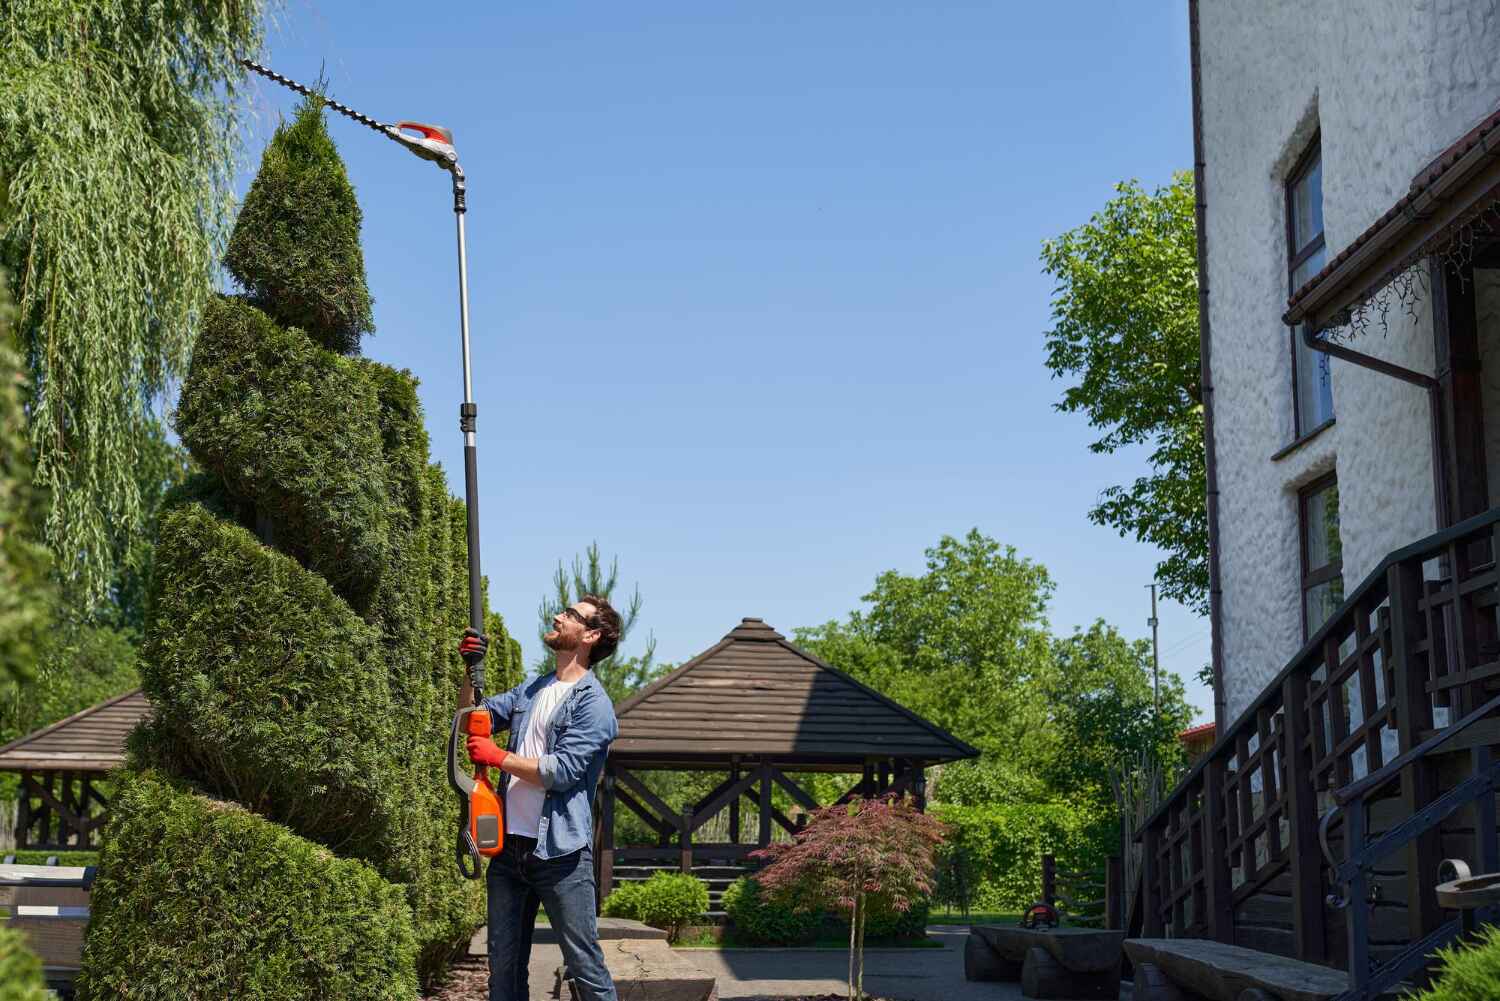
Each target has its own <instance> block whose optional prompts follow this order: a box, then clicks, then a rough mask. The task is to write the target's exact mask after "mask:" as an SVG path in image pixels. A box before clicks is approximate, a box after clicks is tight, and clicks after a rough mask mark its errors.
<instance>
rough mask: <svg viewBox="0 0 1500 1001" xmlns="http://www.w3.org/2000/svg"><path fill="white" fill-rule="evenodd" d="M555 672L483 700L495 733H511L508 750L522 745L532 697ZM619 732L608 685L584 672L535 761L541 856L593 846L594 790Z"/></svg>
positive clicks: (561, 709)
mask: <svg viewBox="0 0 1500 1001" xmlns="http://www.w3.org/2000/svg"><path fill="white" fill-rule="evenodd" d="M554 676H555V675H554V674H553V673H548V674H544V675H542V676H540V677H537V678H532V679H530V680H528V681H523V682H521V683H520V684H519V685H517V686H516V687H514V688H512V689H511V690H510V691H508V692H504V693H502V694H500V695H491V696H490V697H489V698H487V699H485V700H484V705H485V708H487V709H488V710H489V711H490V719H491V722H492V723H493V724H494V731H495V732H496V733H499V732H500V731H501V730H509V731H510V736H509V737H508V738H507V739H506V742H505V747H506V749H507V750H509V751H515V750H516V748H517V747H519V746H520V743H521V737H522V736H523V735H524V734H525V733H526V717H527V714H528V713H530V711H531V704H532V701H533V700H534V699H535V698H536V696H537V694H538V693H540V692H541V690H542V689H543V688H545V687H547V684H548V683H549V682H550V681H551V680H552V679H553V677H554ZM619 732H620V724H619V722H618V721H616V720H615V707H614V706H613V705H612V704H611V703H610V701H609V696H608V695H607V694H605V691H604V686H603V685H601V684H599V679H598V678H596V677H594V672H593V671H592V670H590V671H588V672H586V673H585V674H584V676H583V677H582V678H579V679H578V683H577V684H575V685H574V686H573V691H571V692H569V693H568V696H567V698H565V699H564V700H563V702H562V705H560V706H558V707H557V714H556V715H554V716H553V717H552V726H551V727H550V728H549V729H548V731H547V739H546V750H545V751H544V752H543V754H542V756H541V757H540V758H538V759H537V771H538V772H540V773H541V778H542V788H543V789H545V790H547V794H546V797H545V798H544V799H543V800H542V817H541V820H540V822H539V823H538V825H537V830H536V857H537V858H540V859H553V858H562V857H563V856H564V855H571V854H572V853H573V852H576V851H578V850H579V849H580V848H583V847H585V846H589V847H592V844H593V840H594V819H593V808H594V789H595V787H596V786H598V784H599V776H600V774H602V773H603V771H604V758H605V755H606V754H608V753H609V745H610V743H611V742H612V741H613V740H614V739H615V737H616V736H617V735H618V734H619ZM507 784H509V783H507ZM501 797H502V799H503V798H504V792H503V790H502V792H501Z"/></svg>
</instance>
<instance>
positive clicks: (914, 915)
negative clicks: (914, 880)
mask: <svg viewBox="0 0 1500 1001" xmlns="http://www.w3.org/2000/svg"><path fill="white" fill-rule="evenodd" d="M931 911H932V905H931V902H930V901H928V900H927V899H926V898H918V899H916V900H913V901H911V905H910V906H909V907H908V908H907V909H906V910H904V911H898V910H896V909H894V908H875V907H872V908H870V913H869V915H868V916H867V917H866V918H865V936H866V937H867V938H876V939H892V938H924V937H926V935H927V917H928V915H929V914H930V913H931ZM842 928H843V931H844V934H845V935H847V934H848V931H849V923H848V922H847V921H845V922H843V923H842Z"/></svg>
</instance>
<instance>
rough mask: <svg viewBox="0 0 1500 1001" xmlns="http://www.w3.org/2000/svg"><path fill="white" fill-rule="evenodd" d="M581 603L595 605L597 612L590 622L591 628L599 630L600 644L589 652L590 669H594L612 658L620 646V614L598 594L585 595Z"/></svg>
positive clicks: (580, 599)
mask: <svg viewBox="0 0 1500 1001" xmlns="http://www.w3.org/2000/svg"><path fill="white" fill-rule="evenodd" d="M578 600H579V601H580V602H584V601H586V602H588V603H589V604H590V605H593V606H594V607H595V608H596V609H598V611H597V612H595V613H594V617H593V618H592V619H590V620H589V624H588V625H589V628H590V629H597V630H599V642H598V643H595V644H594V648H593V649H592V650H590V651H589V667H593V666H594V665H595V664H597V663H599V662H600V661H601V660H603V659H605V658H606V657H608V656H610V655H611V654H613V653H614V652H615V650H616V649H617V648H618V647H619V646H620V626H621V623H620V613H619V612H617V611H615V609H614V606H613V605H611V604H610V603H609V602H608V601H606V600H605V599H604V598H601V597H599V596H598V595H597V594H585V595H584V596H583V597H581V598H579V599H578Z"/></svg>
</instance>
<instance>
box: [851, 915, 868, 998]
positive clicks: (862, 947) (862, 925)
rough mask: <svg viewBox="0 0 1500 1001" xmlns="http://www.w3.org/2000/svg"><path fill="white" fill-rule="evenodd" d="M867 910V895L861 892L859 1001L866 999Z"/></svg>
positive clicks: (856, 994)
mask: <svg viewBox="0 0 1500 1001" xmlns="http://www.w3.org/2000/svg"><path fill="white" fill-rule="evenodd" d="M865 910H866V906H865V893H864V891H863V890H861V891H860V892H859V987H858V988H857V989H856V990H855V992H854V996H855V997H856V998H858V999H859V1001H864V998H865Z"/></svg>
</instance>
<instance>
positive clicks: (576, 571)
mask: <svg viewBox="0 0 1500 1001" xmlns="http://www.w3.org/2000/svg"><path fill="white" fill-rule="evenodd" d="M619 581H620V560H619V557H612V558H611V559H610V561H609V569H608V570H605V569H604V560H603V559H602V558H601V556H600V555H599V543H597V542H591V543H589V547H588V549H586V550H585V551H584V553H583V555H582V556H574V557H573V564H572V566H571V568H569V569H566V570H565V569H564V568H563V564H562V560H558V561H557V571H556V572H555V573H554V574H553V575H552V592H551V593H550V594H548V595H547V596H546V597H544V598H542V601H541V604H540V605H538V606H537V610H536V614H537V638H538V639H541V638H542V637H544V636H546V635H547V634H548V633H549V632H551V631H552V617H553V616H555V615H556V614H557V613H558V612H561V611H562V610H563V609H564V608H567V607H568V606H569V605H571V604H573V603H574V602H575V601H577V600H578V599H579V598H581V597H582V596H583V595H585V594H597V595H598V596H599V597H601V598H604V599H605V600H606V601H608V602H609V603H610V604H611V605H613V606H614V608H615V610H616V611H618V612H619V613H620V620H621V627H620V648H619V649H618V650H616V651H615V653H614V655H613V656H610V657H606V658H605V659H604V660H601V661H600V662H599V663H597V664H595V665H594V676H595V677H597V678H598V679H599V683H600V684H602V685H603V686H604V690H605V691H606V692H608V693H609V697H610V699H611V700H612V701H614V702H619V701H621V700H622V699H625V698H628V697H629V696H630V695H631V694H632V693H634V692H636V691H638V690H640V689H641V688H644V687H645V686H646V685H648V684H650V683H651V682H652V681H654V680H655V679H656V678H659V677H660V676H661V675H663V674H665V673H666V672H667V671H669V670H670V669H671V665H669V664H658V663H656V637H655V636H648V637H647V638H646V649H645V651H644V652H642V653H641V654H639V655H637V656H633V657H627V656H626V655H625V654H624V653H622V652H621V651H623V650H624V647H625V640H626V638H627V637H629V636H630V633H631V630H633V629H634V628H635V624H636V620H637V619H638V618H639V617H640V614H641V589H640V586H639V585H637V586H636V587H635V588H634V590H632V591H631V594H630V598H629V599H628V600H626V601H625V602H624V603H623V604H622V603H621V602H620V601H617V600H616V599H615V588H616V587H617V586H618V584H619ZM552 665H553V659H552V654H551V652H549V651H548V650H547V648H546V647H545V646H543V647H542V652H541V654H540V655H539V656H538V657H537V659H536V661H535V662H534V665H533V669H534V670H535V671H536V673H538V674H546V673H547V672H548V671H551V670H552Z"/></svg>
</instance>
